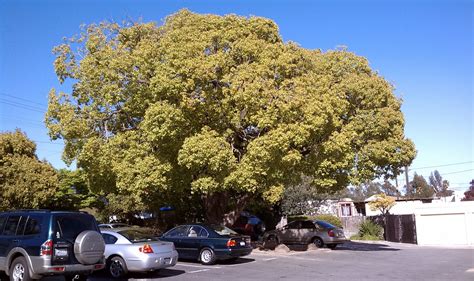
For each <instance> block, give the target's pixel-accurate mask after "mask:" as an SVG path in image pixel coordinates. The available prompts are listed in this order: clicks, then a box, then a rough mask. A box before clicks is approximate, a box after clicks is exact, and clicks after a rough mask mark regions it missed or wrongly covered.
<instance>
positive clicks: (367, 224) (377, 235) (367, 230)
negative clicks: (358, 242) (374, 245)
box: [358, 220, 383, 240]
mask: <svg viewBox="0 0 474 281" xmlns="http://www.w3.org/2000/svg"><path fill="white" fill-rule="evenodd" d="M358 236H359V237H360V238H362V239H363V240H376V239H381V238H382V236H383V228H382V227H381V226H380V225H377V224H375V223H374V222H372V221H371V220H365V221H363V222H362V223H361V224H360V226H359V234H358Z"/></svg>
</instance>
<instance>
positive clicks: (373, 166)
mask: <svg viewBox="0 0 474 281" xmlns="http://www.w3.org/2000/svg"><path fill="white" fill-rule="evenodd" d="M54 53H55V54H56V60H55V62H54V65H55V69H56V73H57V76H58V78H59V80H60V82H64V81H66V80H67V79H69V80H71V82H72V83H73V87H72V92H71V93H63V92H59V93H57V92H56V91H55V90H52V91H51V93H50V95H49V106H48V112H47V114H46V124H47V126H48V128H49V134H50V136H51V138H52V139H58V138H62V139H64V142H65V150H64V154H63V158H64V160H65V161H67V162H69V163H70V162H72V161H74V160H75V161H77V165H78V167H80V168H82V169H83V170H84V171H85V173H86V175H87V179H88V182H89V184H90V187H91V188H92V189H93V190H96V191H98V190H100V191H103V192H106V193H107V194H109V202H110V203H113V202H117V203H118V204H116V207H117V208H119V209H120V208H122V209H123V210H127V211H134V210H143V209H152V208H155V209H156V207H158V206H160V204H173V205H174V206H176V207H177V208H190V205H194V204H191V202H195V203H197V204H201V205H200V206H203V209H204V210H205V211H206V213H205V214H203V216H204V217H205V218H207V219H211V218H210V217H211V216H212V214H223V213H225V212H227V211H229V210H231V209H233V208H235V207H239V206H240V207H241V206H243V205H244V203H242V202H244V200H245V199H246V198H251V197H253V198H262V199H263V200H265V201H267V202H270V203H274V202H278V201H279V200H280V199H281V197H282V194H283V192H284V189H285V187H286V186H289V185H291V184H297V183H298V182H300V181H301V175H302V174H303V175H307V176H310V177H311V178H312V179H313V180H312V182H311V184H312V185H313V186H314V187H315V188H318V189H320V190H323V191H327V190H341V189H343V188H345V187H346V186H347V185H348V184H349V183H354V184H357V183H360V182H365V181H366V180H370V179H373V178H375V177H379V176H385V177H392V176H395V175H396V174H398V173H399V171H400V169H401V167H403V166H405V165H409V164H410V163H411V161H412V160H413V158H414V157H415V154H416V152H415V148H414V144H413V143H412V142H411V141H410V140H409V139H407V138H405V136H404V129H403V128H404V119H403V114H402V112H401V110H400V106H401V101H400V100H399V99H398V98H396V97H395V95H394V93H393V86H392V85H391V84H390V83H388V82H387V81H386V80H385V79H384V78H383V77H381V76H380V75H379V74H378V73H376V72H374V71H373V70H372V69H371V68H370V66H369V63H368V61H367V59H365V58H363V57H360V56H357V55H355V54H353V53H351V52H348V51H346V50H335V51H327V52H322V51H320V50H308V49H305V48H302V47H301V46H298V45H297V44H296V43H293V42H283V40H282V38H281V36H280V34H279V31H278V27H277V25H276V24H275V23H274V22H273V21H271V20H269V19H265V18H260V17H248V18H247V17H241V16H236V15H228V16H217V15H200V14H195V13H192V12H190V11H188V10H181V11H179V12H178V13H176V14H173V15H171V16H169V17H167V18H166V20H165V21H164V23H163V25H161V26H157V25H156V24H155V23H126V24H123V25H119V24H116V23H100V24H92V25H88V26H85V27H84V28H83V30H82V33H81V34H80V35H79V36H77V37H74V38H71V39H68V40H66V41H65V42H64V44H62V45H59V46H57V47H56V48H55V49H54ZM229 199H232V200H229ZM217 205H219V206H217ZM216 208H218V209H216ZM221 217H222V216H221ZM217 219H219V218H217Z"/></svg>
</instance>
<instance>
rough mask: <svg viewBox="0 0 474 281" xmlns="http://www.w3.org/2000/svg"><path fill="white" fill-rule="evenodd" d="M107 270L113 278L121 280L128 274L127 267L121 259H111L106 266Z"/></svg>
mask: <svg viewBox="0 0 474 281" xmlns="http://www.w3.org/2000/svg"><path fill="white" fill-rule="evenodd" d="M108 270H109V273H110V275H111V276H112V277H113V278H121V277H124V276H125V275H127V273H128V269H127V265H126V264H125V261H124V260H123V259H122V258H121V257H113V258H111V259H110V261H109V264H108Z"/></svg>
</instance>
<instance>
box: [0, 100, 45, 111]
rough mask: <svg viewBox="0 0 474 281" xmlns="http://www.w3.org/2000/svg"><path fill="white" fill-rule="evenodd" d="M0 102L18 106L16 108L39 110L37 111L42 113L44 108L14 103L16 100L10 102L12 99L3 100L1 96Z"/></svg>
mask: <svg viewBox="0 0 474 281" xmlns="http://www.w3.org/2000/svg"><path fill="white" fill-rule="evenodd" d="M0 103H3V104H6V105H10V106H14V107H18V108H21V109H25V110H30V111H35V112H39V113H44V112H45V110H43V109H40V108H38V107H35V106H31V105H27V104H22V103H16V102H12V101H9V100H5V99H2V98H0Z"/></svg>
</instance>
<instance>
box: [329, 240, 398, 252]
mask: <svg viewBox="0 0 474 281" xmlns="http://www.w3.org/2000/svg"><path fill="white" fill-rule="evenodd" d="M334 251H361V252H371V251H400V249H397V248H392V247H390V246H389V245H387V244H383V243H363V242H354V241H350V242H346V243H344V244H341V245H338V246H337V248H336V249H334Z"/></svg>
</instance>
